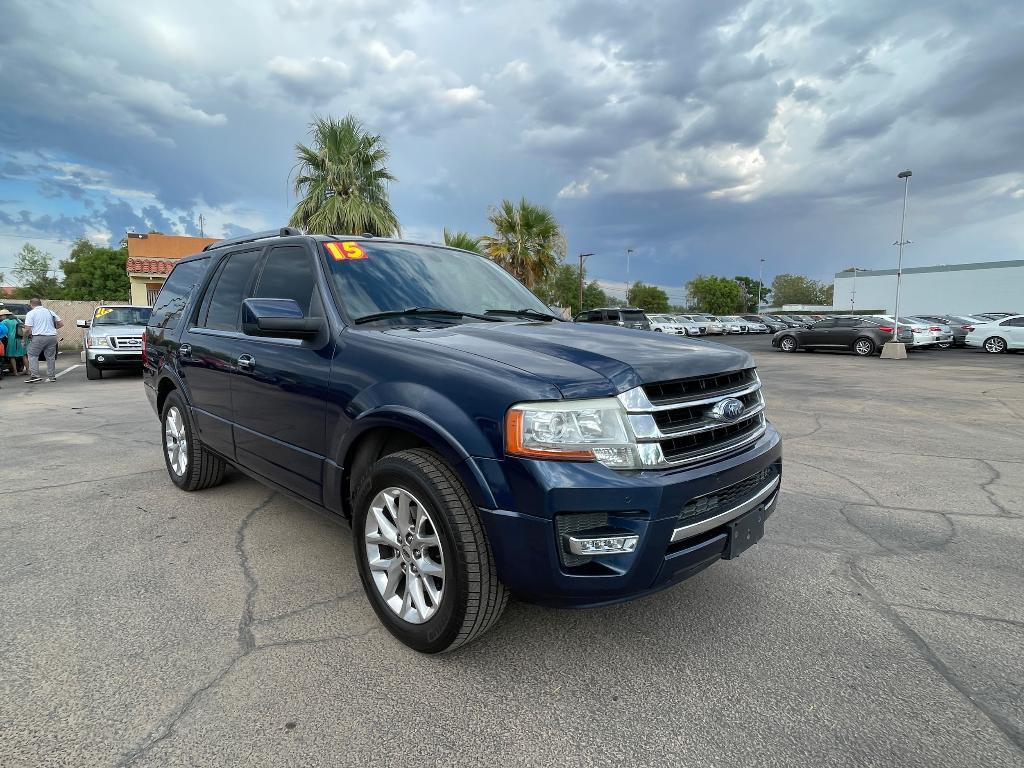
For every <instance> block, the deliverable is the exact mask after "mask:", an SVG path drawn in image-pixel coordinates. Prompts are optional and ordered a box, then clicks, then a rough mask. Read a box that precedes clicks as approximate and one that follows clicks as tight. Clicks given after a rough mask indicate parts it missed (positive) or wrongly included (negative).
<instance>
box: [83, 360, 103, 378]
mask: <svg viewBox="0 0 1024 768" xmlns="http://www.w3.org/2000/svg"><path fill="white" fill-rule="evenodd" d="M85 378H87V379H88V380H89V381H96V380H97V379H102V378H103V371H102V370H100V368H99V366H98V365H96V363H93V362H90V361H89V360H86V361H85Z"/></svg>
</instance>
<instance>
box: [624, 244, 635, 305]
mask: <svg viewBox="0 0 1024 768" xmlns="http://www.w3.org/2000/svg"><path fill="white" fill-rule="evenodd" d="M632 254H633V249H632V248H627V249H626V303H627V304H629V257H630V256H631V255H632Z"/></svg>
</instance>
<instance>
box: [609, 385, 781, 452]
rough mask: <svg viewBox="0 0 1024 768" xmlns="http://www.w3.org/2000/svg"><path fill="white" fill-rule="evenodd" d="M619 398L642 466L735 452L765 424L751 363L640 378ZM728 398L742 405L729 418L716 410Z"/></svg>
mask: <svg viewBox="0 0 1024 768" xmlns="http://www.w3.org/2000/svg"><path fill="white" fill-rule="evenodd" d="M619 398H620V400H621V401H622V402H623V403H624V405H625V406H626V412H627V414H628V417H627V418H628V419H629V422H630V425H631V427H632V428H633V433H634V434H635V435H636V438H637V441H638V442H639V443H641V452H642V454H643V455H644V457H645V460H644V463H645V465H646V466H663V467H669V466H678V465H688V464H701V463H704V462H707V461H711V460H713V459H719V458H722V457H724V456H728V455H731V454H735V453H739V452H740V451H743V450H745V449H746V448H748V447H750V445H752V444H753V443H754V442H756V441H757V439H758V438H759V437H761V435H763V434H764V432H765V430H766V428H767V427H766V422H765V418H764V413H763V411H764V398H763V397H762V395H761V381H760V379H759V378H758V377H757V373H756V371H755V370H754V369H753V368H748V369H746V370H742V371H730V372H728V373H721V374H716V375H712V376H697V377H693V378H688V379H677V380H674V381H662V382H656V383H653V384H645V385H643V386H642V387H640V388H638V389H636V390H630V391H629V392H627V393H624V394H623V395H620V396H619ZM732 398H734V399H736V400H739V401H740V403H741V404H742V405H743V409H742V411H741V412H740V413H739V414H738V415H736V416H735V417H734V418H731V419H730V418H728V417H726V416H724V415H722V414H720V413H718V412H716V411H715V406H716V405H717V404H718V403H719V402H721V401H722V400H725V399H732ZM652 443H657V447H654V446H652V445H650V444H652ZM645 444H646V448H645Z"/></svg>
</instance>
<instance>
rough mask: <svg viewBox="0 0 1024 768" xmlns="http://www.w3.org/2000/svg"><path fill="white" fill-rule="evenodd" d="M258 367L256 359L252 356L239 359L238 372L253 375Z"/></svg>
mask: <svg viewBox="0 0 1024 768" xmlns="http://www.w3.org/2000/svg"><path fill="white" fill-rule="evenodd" d="M255 367H256V358H254V357H253V356H252V355H242V356H240V357H239V358H238V370H240V371H243V372H245V373H251V372H252V370H253V368H255Z"/></svg>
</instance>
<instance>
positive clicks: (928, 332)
mask: <svg viewBox="0 0 1024 768" xmlns="http://www.w3.org/2000/svg"><path fill="white" fill-rule="evenodd" d="M894 332H895V333H898V340H899V341H900V342H902V343H904V344H906V345H907V347H908V348H910V349H927V348H932V347H934V348H938V349H948V348H950V347H952V346H968V347H980V348H982V349H984V350H985V351H987V352H994V353H998V352H1005V351H1007V350H1012V349H1024V315H1010V314H1009V313H985V314H983V315H923V316H922V315H914V316H902V315H901V316H900V318H899V319H898V321H897V319H896V318H894V317H893V316H892V315H834V316H831V317H827V318H823V319H822V320H819V321H817V322H815V323H812V324H810V325H800V326H794V327H790V328H786V329H783V330H780V331H777V332H776V334H775V336H774V337H772V346H775V347H778V348H779V349H781V350H782V351H783V352H795V351H796V350H798V349H807V350H814V349H849V350H851V351H852V352H854V353H855V354H858V355H864V356H866V355H872V354H875V353H876V352H879V351H881V348H882V346H883V345H884V344H885V343H886V342H887V341H892V340H893V336H894Z"/></svg>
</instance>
